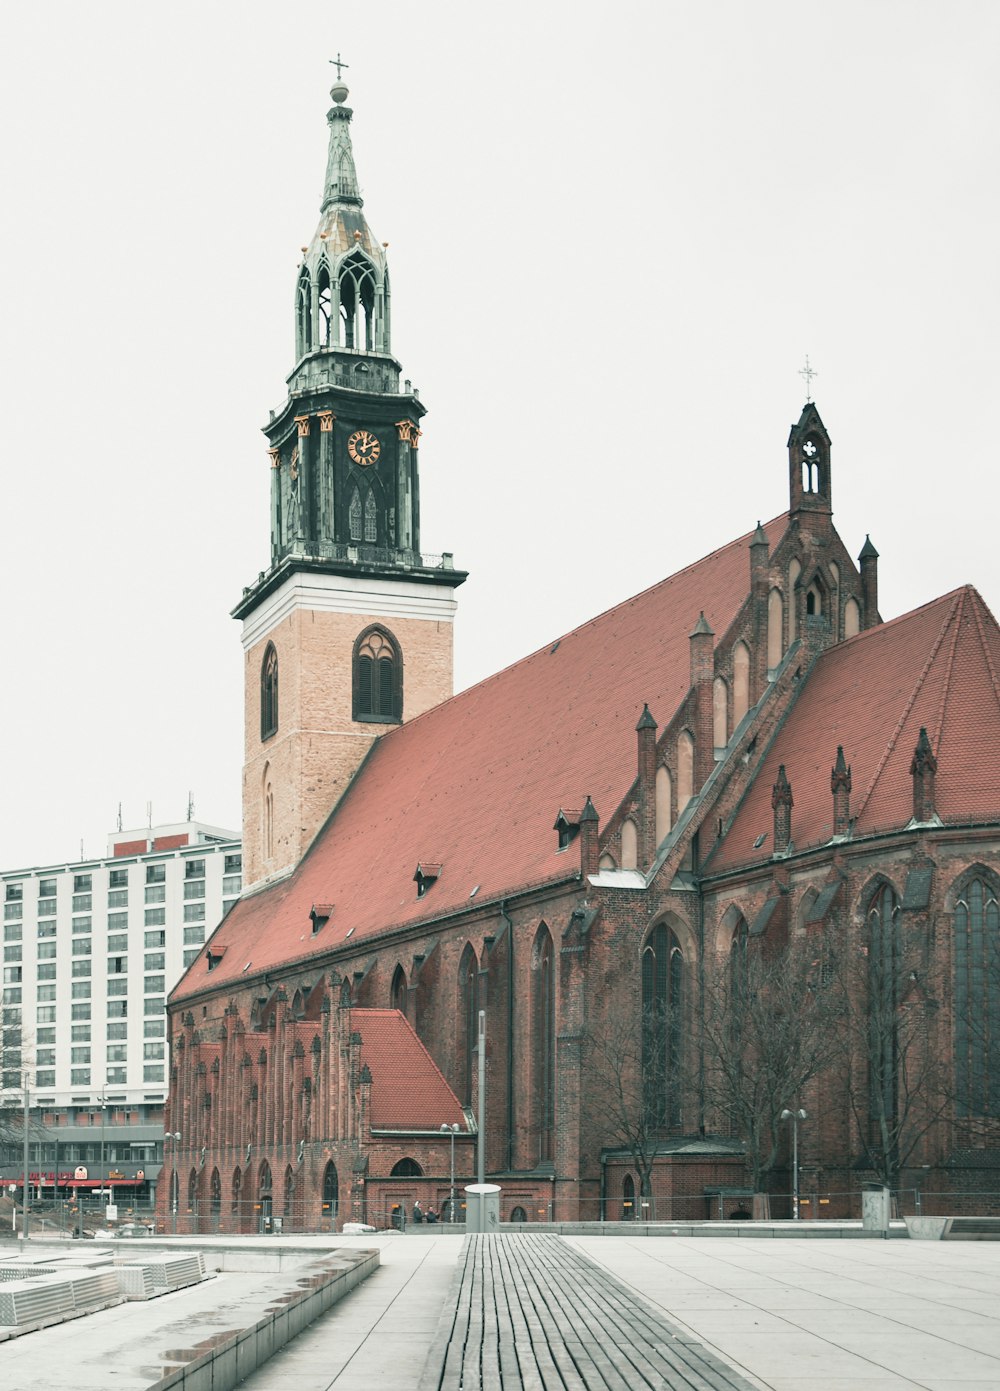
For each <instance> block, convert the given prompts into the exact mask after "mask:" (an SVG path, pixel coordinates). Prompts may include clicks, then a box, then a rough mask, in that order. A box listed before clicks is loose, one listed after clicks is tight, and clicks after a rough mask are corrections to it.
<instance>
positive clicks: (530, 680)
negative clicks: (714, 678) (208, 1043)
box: [173, 515, 787, 1000]
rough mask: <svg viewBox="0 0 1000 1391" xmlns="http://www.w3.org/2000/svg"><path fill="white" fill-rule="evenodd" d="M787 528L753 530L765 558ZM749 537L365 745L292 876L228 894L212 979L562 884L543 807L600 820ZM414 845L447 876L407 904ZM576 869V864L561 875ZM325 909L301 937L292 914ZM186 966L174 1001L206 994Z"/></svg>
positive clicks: (721, 606)
mask: <svg viewBox="0 0 1000 1391" xmlns="http://www.w3.org/2000/svg"><path fill="white" fill-rule="evenodd" d="M786 526H787V516H786V515H782V516H780V517H777V518H775V519H774V520H773V521H771V522H769V523H768V524H767V528H766V531H767V539H768V542H769V545H770V548H771V551H772V552H773V550H774V548H775V547H776V546H777V545H778V543H779V542H780V541H781V539H782V537H783V536H784V534H785V530H786ZM750 539H751V533H749V532H748V533H747V534H746V535H744V536H741V537H739V538H738V539H737V540H735V541H733V542H731V543H730V544H729V545H728V546H724V547H723V548H722V549H721V550H718V551H714V552H713V553H712V554H711V555H708V556H706V557H705V558H704V559H702V560H699V561H697V562H696V563H695V564H693V565H690V566H688V567H687V569H685V570H681V571H679V572H678V573H677V574H676V575H672V576H671V577H670V578H669V579H665V580H662V581H661V582H660V583H659V584H657V585H654V586H653V587H652V588H651V589H647V590H645V591H644V592H643V593H642V594H639V595H636V597H635V598H633V599H629V600H627V601H626V602H625V603H623V604H619V605H618V606H617V607H616V608H613V609H609V610H608V611H607V612H606V613H603V614H601V615H599V617H597V618H594V619H592V620H591V621H590V622H589V623H585V624H584V625H583V626H582V627H580V628H576V629H575V630H574V631H573V632H571V633H567V634H566V635H565V636H564V637H562V638H560V639H559V640H558V641H555V642H552V643H550V644H548V645H547V646H546V647H544V648H542V649H541V650H540V651H538V652H535V653H534V654H533V655H532V656H530V657H526V658H524V660H523V661H521V662H518V663H517V664H516V665H514V666H512V667H508V668H507V669H506V670H504V671H501V672H499V673H498V674H497V675H496V676H492V677H490V678H489V679H487V680H486V681H483V682H481V683H480V684H479V685H478V686H473V687H471V688H470V689H469V690H467V691H463V692H462V693H461V694H459V695H457V696H454V697H453V698H452V699H451V700H448V701H445V702H443V703H442V704H441V705H438V706H436V707H435V708H434V709H432V710H429V711H427V712H426V713H425V714H423V715H420V716H418V717H417V718H416V719H414V720H411V721H409V722H408V723H406V724H403V725H400V726H398V727H397V728H394V729H392V730H391V731H390V732H389V733H388V734H385V735H383V736H382V738H381V739H380V740H379V741H378V743H377V744H376V745H375V747H374V748H373V750H372V752H371V755H370V756H369V758H368V759H367V761H366V763H365V765H364V767H363V768H362V769H361V771H360V773H359V775H358V776H357V778H356V779H355V780H354V782H353V784H352V786H351V788H350V790H349V791H348V793H347V794H346V796H345V797H344V798H343V800H342V801H341V803H340V804H339V806H338V807H337V808H336V811H335V812H334V814H333V815H332V816H331V817H330V819H329V821H328V822H327V824H326V825H325V826H324V828H323V829H322V830H321V831H320V833H319V835H318V836H317V838H316V840H315V841H314V843H313V845H312V847H311V849H310V851H309V853H308V854H307V855H306V857H305V858H304V859H303V861H302V862H301V864H300V865H299V866H298V868H297V869H296V870H295V872H294V873H293V875H292V876H291V877H290V878H289V879H287V880H285V881H283V882H282V883H281V884H279V885H276V886H274V887H273V888H271V889H268V890H265V891H264V892H261V893H257V894H254V895H251V896H250V897H247V898H244V899H241V900H240V901H239V902H238V903H237V904H236V906H235V907H234V908H233V909H232V911H231V912H230V913H229V915H228V917H227V918H226V919H225V921H224V922H223V923H222V924H220V926H219V927H218V929H217V930H216V932H215V935H214V937H213V938H212V942H213V944H219V945H222V944H223V943H226V942H230V943H234V944H236V943H238V944H239V945H238V947H236V946H234V949H233V950H232V951H230V952H229V953H228V954H227V956H226V957H225V959H224V961H222V962H221V963H220V964H219V965H218V966H217V967H216V968H215V970H214V971H213V973H212V980H211V983H212V985H216V984H222V983H223V982H224V981H225V980H227V979H232V980H234V981H235V980H238V979H239V978H240V977H241V975H243V974H245V972H247V971H250V970H252V971H254V972H256V971H260V970H264V969H266V968H270V967H274V966H276V965H278V964H279V963H282V962H288V961H293V960H296V959H299V958H301V957H304V956H308V955H310V954H311V953H312V952H314V951H317V950H320V949H324V950H329V949H330V948H333V947H337V946H339V945H341V944H343V943H344V942H345V941H346V940H347V937H348V934H350V936H351V945H354V943H355V942H358V941H360V940H361V939H362V938H364V937H371V936H372V935H374V934H377V933H383V932H385V931H387V930H389V929H391V928H394V927H398V926H406V925H409V924H412V923H417V922H421V921H423V920H427V919H433V918H437V917H439V916H441V915H443V914H445V913H449V912H456V911H458V910H460V909H462V908H464V907H466V906H467V905H468V903H469V899H470V895H471V894H472V893H473V891H474V890H475V889H476V887H477V886H478V892H477V893H476V900H475V901H476V902H478V903H482V902H484V901H487V900H489V899H490V898H494V899H495V898H497V897H499V896H502V895H505V894H508V893H510V892H511V891H513V890H515V889H521V888H524V887H530V886H533V885H542V884H546V883H555V882H560V881H563V880H565V879H566V878H567V877H568V875H570V874H572V873H573V872H574V866H573V863H572V861H571V857H568V856H567V855H566V853H565V852H564V853H562V854H560V853H559V847H558V843H557V838H556V837H555V836H553V835H552V823H551V821H550V819H549V818H550V817H551V816H552V809H553V807H560V806H561V807H566V806H568V807H579V806H581V805H583V803H584V799H585V798H586V797H587V796H588V795H589V796H590V797H591V798H592V799H593V805H594V806H595V807H596V809H597V812H598V813H599V815H600V816H601V818H602V820H605V821H606V819H607V818H608V817H609V816H610V815H611V814H612V813H613V812H614V811H615V809H616V808H617V807H618V805H619V803H620V802H621V799H622V798H623V797H624V795H625V793H626V792H627V791H628V788H629V787H630V786H631V784H632V782H633V780H634V778H635V772H636V736H635V726H636V721H637V720H638V719H639V718H640V716H641V713H642V710H643V705H644V704H645V703H646V702H648V704H649V708H650V711H651V712H652V715H653V716H654V717H655V718H656V719H657V720H658V721H659V723H660V727H661V728H663V727H665V726H666V725H667V723H668V722H669V720H670V719H671V718H672V717H673V715H674V714H675V712H676V711H677V709H678V707H679V705H680V703H681V701H682V700H683V699H684V697H685V695H686V694H687V691H688V688H689V684H690V652H689V648H690V644H689V640H688V634H689V632H690V631H691V627H692V625H693V624H694V623H696V622H697V621H698V619H699V614H700V613H702V612H704V615H705V620H706V623H708V624H710V625H711V627H712V628H713V629H714V630H715V632H716V633H717V634H719V636H720V637H722V636H723V635H724V634H725V632H726V630H727V629H728V628H729V626H730V625H731V623H732V622H733V620H734V619H735V618H736V616H737V614H738V613H739V611H740V608H741V607H742V605H743V604H744V603H745V602H746V600H747V599H748V597H749V593H750V556H749V545H750ZM429 851H432V852H433V855H434V857H435V859H436V860H438V861H440V862H443V864H444V865H445V866H446V867H447V868H446V872H445V873H443V874H442V875H441V877H440V879H439V880H438V881H437V883H436V884H435V885H434V889H433V891H432V892H431V893H429V894H427V895H426V896H425V897H424V898H418V897H417V895H416V894H415V893H414V892H413V867H414V865H416V864H418V863H420V862H421V860H422V857H424V856H426V855H427V854H428V852H429ZM577 868H578V865H577ZM320 902H327V903H336V905H337V911H336V913H335V914H334V916H333V917H332V918H331V919H330V921H329V922H328V923H327V925H326V927H325V928H324V929H323V933H322V940H321V941H318V940H314V939H313V936H312V932H311V930H310V924H309V910H310V908H311V906H312V905H313V904H314V903H320ZM208 984H209V981H208V979H207V975H206V973H205V965H204V961H199V962H198V963H195V964H194V965H193V966H192V968H191V969H190V970H189V971H188V973H187V975H185V976H184V978H183V979H182V980H181V982H180V984H179V985H178V986H177V988H176V989H175V991H174V994H173V998H174V999H175V1000H176V999H179V998H183V997H184V996H185V995H189V994H191V993H192V992H194V991H196V990H199V989H201V988H203V987H204V986H206V985H208Z"/></svg>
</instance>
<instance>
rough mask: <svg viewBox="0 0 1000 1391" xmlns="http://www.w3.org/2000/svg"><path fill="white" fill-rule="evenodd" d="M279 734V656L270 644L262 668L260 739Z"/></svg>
mask: <svg viewBox="0 0 1000 1391" xmlns="http://www.w3.org/2000/svg"><path fill="white" fill-rule="evenodd" d="M277 732H278V654H277V652H276V651H275V650H274V643H273V642H269V643H268V644H267V648H266V649H265V652H264V660H263V662H261V666H260V737H261V739H262V740H264V739H270V738H271V735H272V734H277Z"/></svg>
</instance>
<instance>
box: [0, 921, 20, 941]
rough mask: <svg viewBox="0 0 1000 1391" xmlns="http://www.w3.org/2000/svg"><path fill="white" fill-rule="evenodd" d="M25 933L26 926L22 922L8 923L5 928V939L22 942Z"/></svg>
mask: <svg viewBox="0 0 1000 1391" xmlns="http://www.w3.org/2000/svg"><path fill="white" fill-rule="evenodd" d="M23 934H24V928H23V926H22V924H21V923H8V924H7V926H6V927H5V928H4V930H3V939H4V941H5V942H20V940H21V938H22V936H23Z"/></svg>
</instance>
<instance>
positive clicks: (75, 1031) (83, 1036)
mask: <svg viewBox="0 0 1000 1391" xmlns="http://www.w3.org/2000/svg"><path fill="white" fill-rule="evenodd" d="M70 1038H71V1039H72V1040H73V1042H74V1043H89V1042H90V1025H89V1024H74V1025H73V1027H72V1029H70ZM53 1042H54V1040H53Z"/></svg>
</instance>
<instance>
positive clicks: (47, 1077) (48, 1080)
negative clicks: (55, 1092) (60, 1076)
mask: <svg viewBox="0 0 1000 1391" xmlns="http://www.w3.org/2000/svg"><path fill="white" fill-rule="evenodd" d="M55 1084H56V1074H55V1073H54V1072H36V1073H35V1086H36V1087H54V1086H55Z"/></svg>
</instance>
